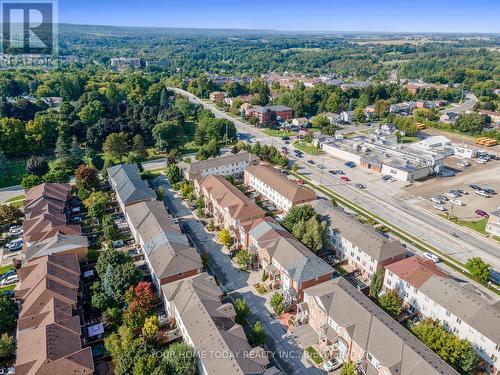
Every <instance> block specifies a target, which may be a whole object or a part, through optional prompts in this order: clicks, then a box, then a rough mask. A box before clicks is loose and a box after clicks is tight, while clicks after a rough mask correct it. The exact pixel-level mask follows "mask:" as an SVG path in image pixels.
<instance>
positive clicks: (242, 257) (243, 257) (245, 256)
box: [236, 249, 253, 269]
mask: <svg viewBox="0 0 500 375" xmlns="http://www.w3.org/2000/svg"><path fill="white" fill-rule="evenodd" d="M252 258H253V256H252V253H250V252H249V251H248V250H245V249H241V250H240V251H238V253H237V254H236V263H237V264H238V265H239V266H240V267H241V268H243V269H246V268H247V267H248V266H249V265H250V263H251V262H252Z"/></svg>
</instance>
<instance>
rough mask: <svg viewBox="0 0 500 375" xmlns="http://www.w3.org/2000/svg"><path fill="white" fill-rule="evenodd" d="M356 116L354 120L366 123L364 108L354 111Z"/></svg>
mask: <svg viewBox="0 0 500 375" xmlns="http://www.w3.org/2000/svg"><path fill="white" fill-rule="evenodd" d="M353 114H354V120H355V121H356V122H364V121H365V112H364V111H363V108H356V109H355V110H354V111H353Z"/></svg>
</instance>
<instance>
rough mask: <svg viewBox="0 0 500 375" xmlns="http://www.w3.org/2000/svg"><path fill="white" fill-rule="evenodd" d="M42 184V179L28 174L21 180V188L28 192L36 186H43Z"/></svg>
mask: <svg viewBox="0 0 500 375" xmlns="http://www.w3.org/2000/svg"><path fill="white" fill-rule="evenodd" d="M42 182H43V180H42V179H41V178H40V177H38V176H35V175H33V174H27V175H24V176H23V178H22V180H21V186H22V187H23V189H25V190H28V189H31V188H32V187H34V186H36V185H39V184H41V183H42Z"/></svg>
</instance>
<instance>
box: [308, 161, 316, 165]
mask: <svg viewBox="0 0 500 375" xmlns="http://www.w3.org/2000/svg"><path fill="white" fill-rule="evenodd" d="M307 162H308V163H309V164H311V165H314V164H316V163H315V162H314V160H308V161H307Z"/></svg>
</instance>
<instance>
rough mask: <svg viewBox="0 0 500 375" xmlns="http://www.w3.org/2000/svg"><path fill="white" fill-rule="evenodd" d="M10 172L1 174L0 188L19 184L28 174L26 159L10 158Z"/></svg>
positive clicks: (8, 163) (8, 164) (8, 162)
mask: <svg viewBox="0 0 500 375" xmlns="http://www.w3.org/2000/svg"><path fill="white" fill-rule="evenodd" d="M7 166H8V168H9V174H8V175H7V176H0V188H3V187H7V186H13V185H19V184H20V183H21V179H22V177H23V176H24V175H25V174H26V159H17V160H8V161H7Z"/></svg>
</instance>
